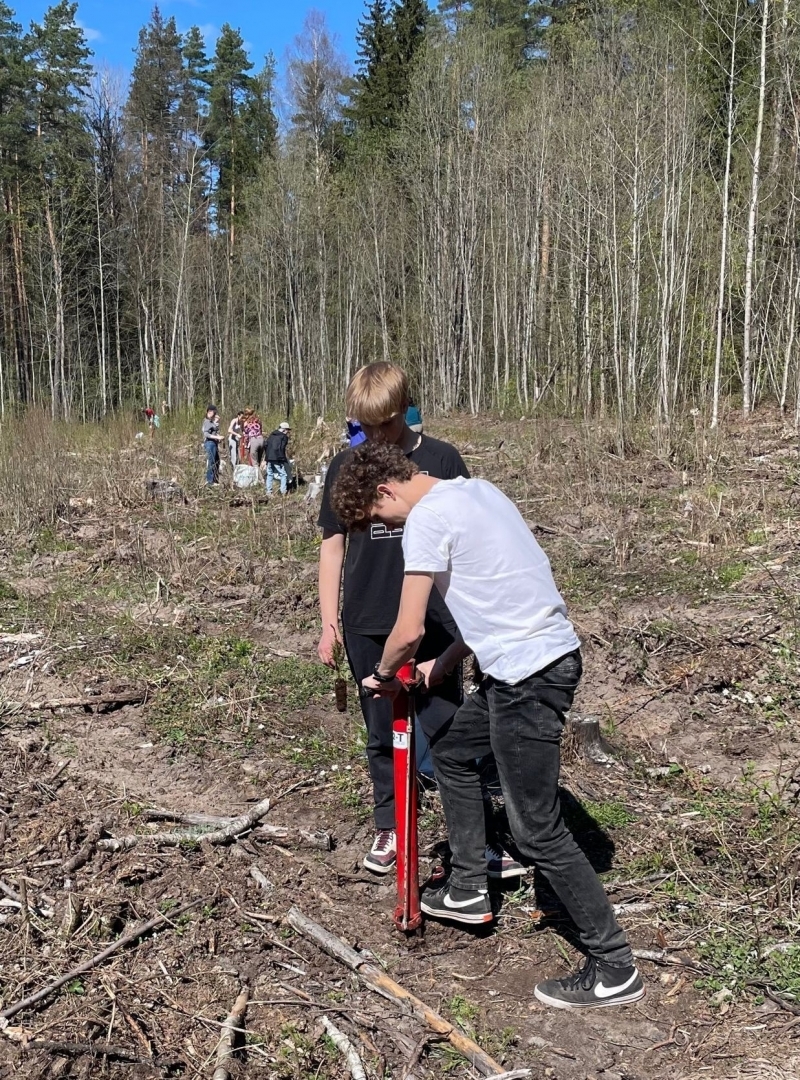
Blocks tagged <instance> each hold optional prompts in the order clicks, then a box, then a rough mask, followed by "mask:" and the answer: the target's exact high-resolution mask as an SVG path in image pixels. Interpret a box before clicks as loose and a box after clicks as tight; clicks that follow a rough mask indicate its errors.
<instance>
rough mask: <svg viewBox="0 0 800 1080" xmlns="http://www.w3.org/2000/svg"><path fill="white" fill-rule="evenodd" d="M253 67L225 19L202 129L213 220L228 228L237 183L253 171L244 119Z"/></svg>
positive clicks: (252, 153)
mask: <svg viewBox="0 0 800 1080" xmlns="http://www.w3.org/2000/svg"><path fill="white" fill-rule="evenodd" d="M252 67H253V65H252V63H251V62H250V60H249V59H248V58H247V53H246V52H245V48H244V41H243V39H242V35H241V34H240V32H239V31H238V30H234V29H233V27H232V26H230V24H229V23H225V24H224V26H223V27H222V30H221V32H220V36H219V38H218V39H217V47H216V51H215V53H214V59H213V61H212V67H211V72H210V75H209V83H210V89H209V96H208V100H209V112H208V124H207V130H206V146H207V149H208V157H209V160H210V161H211V162H212V164H213V166H214V168H215V170H216V192H215V198H216V207H217V223H218V224H219V226H220V227H221V228H229V227H230V225H231V224H232V218H233V217H234V215H235V213H236V198H237V187H238V186H239V185H240V184H241V181H242V180H243V179H245V178H246V177H247V176H248V175H252V174H253V173H254V172H255V164H256V163H255V160H254V159H255V154H254V151H253V148H252V146H251V145H250V144H249V142H248V137H247V136H248V132H247V127H246V124H245V122H244V118H245V114H246V110H247V104H248V101H249V99H250V94H251V87H252V79H251V77H250V75H249V74H248V72H249V71H250V70H251V68H252Z"/></svg>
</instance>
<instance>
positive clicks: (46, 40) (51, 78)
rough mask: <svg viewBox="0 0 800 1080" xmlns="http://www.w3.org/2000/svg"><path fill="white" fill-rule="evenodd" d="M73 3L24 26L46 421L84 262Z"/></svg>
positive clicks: (80, 54) (85, 136) (79, 77)
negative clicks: (31, 77) (42, 253)
mask: <svg viewBox="0 0 800 1080" xmlns="http://www.w3.org/2000/svg"><path fill="white" fill-rule="evenodd" d="M77 7H78V5H77V3H70V2H68V0H61V3H58V4H56V5H55V6H54V7H51V8H49V9H48V10H47V11H46V12H45V15H44V19H43V20H42V22H41V23H32V24H31V33H30V39H29V47H30V51H31V56H32V60H33V64H34V67H35V73H36V74H35V91H34V102H35V113H36V152H37V157H38V165H39V170H38V171H39V178H40V182H41V206H42V210H43V214H44V223H45V231H44V235H45V237H46V241H45V249H44V250H46V251H47V253H48V255H49V267H48V269H47V273H48V274H49V277H50V282H51V287H52V295H53V299H52V313H51V320H50V324H49V325H48V326H47V329H46V335H47V357H48V377H49V383H50V401H51V407H52V411H53V415H54V416H57V415H61V416H64V417H68V416H69V410H70V402H71V394H70V391H69V382H70V379H71V364H70V361H71V357H70V355H69V350H68V341H67V304H68V303H69V304H70V305H72V304H73V302H74V297H75V293H76V292H77V291H78V289H79V288H80V278H81V267H82V266H83V265H85V261H86V259H87V258H88V257H89V254H88V253H89V251H90V245H89V239H90V236H91V232H90V224H89V222H90V221H91V218H90V217H89V216H88V208H89V207H90V206H91V202H90V198H89V192H90V191H91V139H90V137H89V132H88V126H87V121H86V116H85V112H84V109H83V104H84V96H85V91H86V89H87V87H88V85H89V80H90V76H91V67H90V64H89V59H88V58H89V56H90V55H91V50H90V49H89V47H88V46H87V44H86V39H85V36H84V33H83V30H82V29H81V28H80V27H79V26H78V25H77V23H76V22H75V12H76V10H77Z"/></svg>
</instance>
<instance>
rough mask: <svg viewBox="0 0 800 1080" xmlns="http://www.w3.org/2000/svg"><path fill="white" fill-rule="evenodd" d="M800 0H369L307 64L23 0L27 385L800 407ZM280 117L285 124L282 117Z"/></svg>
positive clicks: (616, 406) (21, 373)
mask: <svg viewBox="0 0 800 1080" xmlns="http://www.w3.org/2000/svg"><path fill="white" fill-rule="evenodd" d="M799 3H800V0H618V2H616V3H608V2H605V0H550V2H544V0H472V2H462V0H445V2H444V3H443V4H442V5H441V7H440V8H439V9H438V10H436V11H430V10H429V9H428V8H427V7H426V6H425V4H424V2H423V0H394V2H391V0H371V2H370V3H369V4H368V6H367V7H366V9H365V11H364V14H363V17H362V19H361V22H360V24H359V28H358V46H359V53H358V57H359V59H358V64H357V70H356V71H355V72H354V73H353V72H351V71H349V70H348V67H347V64H346V63H345V62H344V60H343V58H342V56H341V54H340V53H339V52H338V50H337V47H336V44H335V41H334V40H333V39H332V36H331V34H330V33H329V31H328V29H327V27H326V25H325V21H324V18H323V17H322V16H321V15H320V14H319V13H317V12H314V11H311V12H310V13H309V15H308V18H307V20H306V24H305V28H304V30H303V33H302V34H301V35H300V36H299V37H298V38H297V40H296V41H295V43H294V45H293V47H292V49H291V50H290V52H289V54H288V57H287V60H286V63H285V72H282V73H281V78H280V80H279V78H278V73H277V71H276V64H275V61H274V60H273V58H272V57H268V58H266V61H265V62H264V64H263V66H262V67H261V68H260V69H258V67H257V66H254V63H253V61H252V60H251V58H250V57H249V56H248V55H247V51H246V49H245V45H244V40H243V35H245V34H246V33H247V28H246V27H242V28H241V29H236V28H233V27H231V26H229V25H225V26H224V27H223V29H222V31H221V33H220V36H219V38H218V40H217V41H216V43H215V46H214V51H213V53H211V52H210V49H209V51H207V49H206V45H205V43H204V40H203V37H202V35H201V33H200V31H199V30H198V29H197V28H193V29H192V30H190V31H189V32H188V33H187V34H184V35H182V34H180V33H179V32H178V29H177V26H176V23H175V20H174V19H172V18H165V17H164V16H163V15H162V14H161V13H160V12H159V10H158V9H157V8H156V9H154V10H153V13H152V16H151V18H150V20H149V22H148V23H147V25H146V26H144V27H143V28H142V30H141V32H140V35H139V41H138V46H137V48H136V51H135V62H134V66H133V70H132V74H131V78H130V81H129V84H128V85H123V84H122V81H121V80H120V78H119V77H115V76H114V75H112V74H111V73H109V72H108V71H102V70H98V71H96V70H94V69H93V67H92V64H91V54H90V50H89V48H88V46H87V43H86V40H85V37H84V34H83V31H82V30H81V29H80V27H79V26H78V25H77V23H76V7H77V6H76V5H75V4H73V3H69V2H67V0H62V2H61V3H58V4H57V5H55V6H54V7H51V8H50V9H49V10H48V11H47V12H46V13H45V14H44V15H43V18H42V21H41V23H33V24H32V25H31V27H30V29H29V30H25V29H24V28H23V27H22V26H20V25H19V24H18V23H17V22H16V21H15V17H14V13H13V11H12V10H11V8H10V7H8V6H7V5H6V4H5V3H3V2H2V0H0V307H1V308H2V316H1V317H0V409H1V410H2V414H3V415H6V414H8V413H9V412H10V411H14V410H17V409H18V408H20V407H24V406H25V405H29V404H35V405H38V406H40V407H41V406H46V407H47V408H48V409H51V410H52V414H53V416H54V417H55V418H65V419H70V418H75V419H81V418H82V419H94V418H98V417H101V416H103V415H105V414H106V413H108V412H109V411H112V410H116V409H119V408H120V407H123V406H129V405H130V404H132V403H134V402H135V403H138V404H140V405H144V404H150V403H152V404H154V405H155V406H156V407H160V405H161V403H162V402H167V403H168V405H169V406H170V408H172V409H181V408H187V407H188V408H193V407H195V406H197V405H199V404H200V403H201V401H202V403H203V404H204V403H205V399H206V398H207V397H208V396H209V395H210V397H211V398H213V399H214V400H217V401H219V402H220V403H221V404H225V405H231V406H232V405H238V404H241V403H243V402H244V401H245V399H247V400H248V401H252V402H256V403H259V404H261V405H264V406H268V407H272V408H280V409H282V410H287V411H290V410H292V409H297V408H303V409H306V410H308V411H313V412H315V413H316V412H325V411H327V410H329V409H335V408H338V407H339V406H340V403H341V400H342V393H343V387H344V385H345V383H346V381H347V379H348V377H349V375H350V374H351V373H352V372H353V371H354V369H355V368H356V367H358V366H359V365H360V364H362V363H365V362H368V361H370V360H374V359H392V360H397V361H398V362H400V363H402V364H403V365H404V366H406V367H407V368H408V369H409V371H410V372H411V374H412V377H413V380H414V384H415V387H416V390H417V393H418V395H419V398H420V399H421V401H422V402H423V403H424V404H425V406H426V407H427V408H440V409H446V410H450V409H455V408H466V409H470V410H473V411H477V410H480V409H487V408H490V409H497V408H503V409H508V410H512V411H517V412H522V413H526V414H528V415H531V414H533V412H534V410H546V411H547V412H548V413H550V414H554V413H557V414H584V415H589V414H593V415H602V414H606V415H613V416H616V417H618V418H619V421H620V424H621V429H622V427H624V425H626V424H627V423H628V422H629V421H633V420H634V419H635V418H637V417H640V416H643V417H647V418H657V419H658V420H660V421H661V422H663V423H667V424H668V423H669V422H670V420H671V419H672V418H673V417H674V416H676V415H679V414H680V413H681V412H682V411H683V410H685V409H688V408H692V407H698V408H699V409H700V410H701V411H702V413H703V414H704V415H706V416H707V417H708V419H709V421H710V422H711V423H712V424H715V423H716V422H717V420H718V417H719V410H720V403H721V402H725V401H726V400H731V399H732V400H734V401H735V402H736V404H737V407H739V408H741V409H742V410H743V411H744V413H745V414H747V413H748V412H750V411H751V410H752V409H753V408H754V407H755V406H756V404H758V403H759V402H760V401H768V400H771V401H775V402H777V403H779V404H780V407H781V408H782V409H783V410H785V411H786V412H787V413H788V416H789V417H790V418H791V419H792V420H793V421H794V422H797V421H798V420H800V360H798V341H797V336H798V335H797V319H798V301H799V299H800V246H798V240H800V230H799V229H798V220H797V214H798V195H799V194H800V192H799V191H798V150H799V149H800V98H798V94H797V85H798V61H799V60H800V30H799V27H798V14H799V13H798V4H799ZM279 120H280V122H279Z"/></svg>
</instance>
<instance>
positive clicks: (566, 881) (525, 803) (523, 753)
mask: <svg viewBox="0 0 800 1080" xmlns="http://www.w3.org/2000/svg"><path fill="white" fill-rule="evenodd" d="M581 671H582V666H581V657H580V653H579V652H577V651H576V652H574V653H569V654H568V655H567V656H563V657H561V659H559V660H557V661H556V662H555V663H554V664H551V665H550V666H549V667H547V668H545V669H544V670H542V671H538V672H536V674H534V675H531V676H529V678H527V679H524V680H523V681H522V682H521V683H517V684H516V685H514V686H511V685H509V684H508V683H502V682H498V681H497V680H495V679H492V678H490V677H487V678H485V679H484V680H483V682H482V683H481V685H480V687H479V688H478V689H477V690H476V691H475V693H474V694H472V695H471V696H470V697H469V698H467V700H466V701H465V702H464V704H463V705H462V706H461V708H460V709H459V710H458V712H457V713H456V715H455V717H454V718H453V722H452V724H450V725H449V726H448V727H447V729H446V730H443V731H441V732H440V733H439V735H438V736H437V737H436V738H433V739H431V754H432V755H433V762H434V766H435V769H436V778H437V780H438V782H439V791H440V793H441V796H442V805H443V806H444V812H445V817H446V819H447V828H448V831H449V834H450V848H451V850H452V875H451V881H452V884H453V885H455V886H457V887H460V888H464V889H475V888H482V887H484V886H485V885H486V862H485V859H484V847H485V844H486V834H485V824H484V810H483V799H482V797H481V786H480V780H479V776H478V769H477V765H476V759H478V758H481V757H483V756H484V755H485V754H488V753H489V752H490V751H493V752H494V756H495V759H496V761H497V770H498V773H499V775H500V784H501V787H502V789H503V795H504V796H505V806H506V813H507V814H508V821H509V825H510V827H511V835H512V836H513V837H514V842H515V843H516V845H517V848H518V849H519V851H520V854H521V855H522V856H523V858H525V859H526V860H530V861H531V862H533V863H534V864H535V865H536V867H537V868H538V869H539V870H541V872H542V873H543V874H544V875H545V877H546V878H547V880H548V881H549V882H550V885H551V887H552V889H553V891H554V892H555V893H556V895H557V896H558V898H559V899H560V900H561V903H562V904H563V905H564V907H565V908H566V909H567V911H568V913H569V915H570V916H571V918H572V919H573V921H574V922H575V925H576V926H577V928H578V931H579V933H580V937H581V941H582V943H583V945H584V948H585V949H586V950H587V952H589V953H590V954H591V955H592V956H595V957H597V958H598V959H601V960H603V961H605V962H606V963H609V964H616V965H629V964H631V963H633V959H632V956H631V951H630V947H629V946H628V943H627V940H626V937H625V934H624V932H623V931H622V929H621V928H620V926H619V925H618V923H617V920H616V919H615V918H614V913H613V911H612V909H611V904H610V903H609V900H608V897H607V896H606V893H605V890H604V889H603V886H602V885H601V883H600V880H599V878H598V877H597V874H596V873H595V872H594V870H593V869H592V866H591V864H590V863H589V861H588V859H587V858H586V856H585V855H584V854H583V852H582V851H581V849H580V848H579V847H578V845H577V844H576V843H575V840H574V838H573V836H572V833H571V832H570V831H569V829H568V828H567V826H566V825H565V824H564V818H563V815H562V812H561V800H560V798H559V794H558V774H559V769H560V767H561V735H562V732H563V730H564V716H565V713H566V712H567V710H568V709H569V707H570V705H571V704H572V699H573V697H574V695H575V690H576V688H577V686H578V682H579V681H580V677H581Z"/></svg>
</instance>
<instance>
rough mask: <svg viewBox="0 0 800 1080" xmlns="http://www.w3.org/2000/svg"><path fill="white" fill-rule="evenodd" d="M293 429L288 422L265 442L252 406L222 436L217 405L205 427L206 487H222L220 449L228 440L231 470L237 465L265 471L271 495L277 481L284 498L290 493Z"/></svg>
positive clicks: (206, 419) (261, 428)
mask: <svg viewBox="0 0 800 1080" xmlns="http://www.w3.org/2000/svg"><path fill="white" fill-rule="evenodd" d="M291 430H292V428H291V425H290V424H288V423H287V422H286V421H285V420H284V421H283V422H282V423H280V424H278V426H277V428H276V429H275V430H274V431H273V432H271V433H270V434H269V435H268V436H267V437H266V439H265V437H264V426H263V424H262V422H261V418H260V417H259V415H258V413H257V412H256V411H255V409H253V408H252V406H249V405H248V407H247V408H246V409H242V410H240V411H239V412H238V413H236V415H235V416H234V417H233V419H232V420H231V422H230V424H229V425H228V431H227V434H226V435H223V434H222V432H221V421H220V418H219V413H218V411H217V407H216V405H209V406H208V408H207V409H206V415H205V419H204V420H203V426H202V437H203V448H204V450H205V454H206V484H208V485H209V486H213V485H215V484H218V483H219V462H220V457H219V448H220V443H222V442H224V441H225V440H226V439H227V443H228V453H229V457H230V463H231V469H234V470H235V469H236V467H237V465H249V466H250V467H251V468H254V469H259V470H260V469H261V468H262V466H263V467H264V470H265V488H266V492H267V495H271V494H272V488H273V485H274V483H275V481H276V480H277V482H278V486H279V490H280V493H281V495H286V493H287V492H288V490H289V480H290V477H289V453H288V445H289V435H290V433H291Z"/></svg>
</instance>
